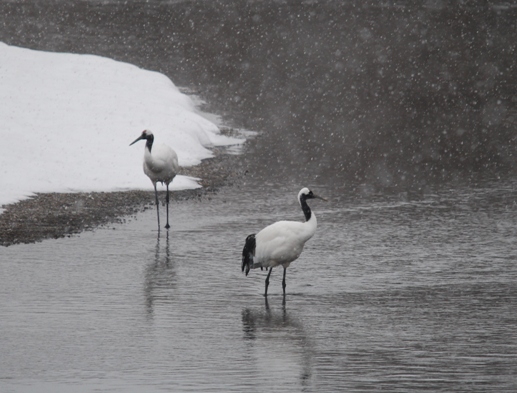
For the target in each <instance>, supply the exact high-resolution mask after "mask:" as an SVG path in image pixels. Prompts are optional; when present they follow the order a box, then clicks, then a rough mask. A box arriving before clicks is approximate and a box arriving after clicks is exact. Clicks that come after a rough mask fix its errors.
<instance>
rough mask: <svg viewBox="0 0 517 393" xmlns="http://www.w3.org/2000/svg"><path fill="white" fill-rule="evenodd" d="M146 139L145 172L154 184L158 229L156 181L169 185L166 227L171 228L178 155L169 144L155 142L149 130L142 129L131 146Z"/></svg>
mask: <svg viewBox="0 0 517 393" xmlns="http://www.w3.org/2000/svg"><path fill="white" fill-rule="evenodd" d="M143 139H145V140H146V143H145V150H144V173H145V174H146V175H147V176H148V177H149V179H151V181H152V182H153V186H154V196H155V198H156V214H157V216H158V230H160V212H159V202H158V191H157V189H156V183H158V182H160V183H162V184H163V183H165V186H166V187H167V196H166V198H165V202H166V206H167V225H165V228H167V229H169V228H170V227H171V226H170V225H169V184H170V183H171V182H172V180H173V179H174V177H175V176H176V174H177V173H178V171H179V165H178V155H177V154H176V152H175V151H174V150H172V149H171V148H170V147H169V146H167V145H164V144H163V143H160V144H153V142H154V135H153V133H152V132H151V131H149V130H144V131H142V134H141V135H140V136H139V137H138V138H136V139H135V140H134V141H133V142H132V143H131V144H130V145H129V146H131V145H132V144H133V143H136V142H138V141H140V140H143Z"/></svg>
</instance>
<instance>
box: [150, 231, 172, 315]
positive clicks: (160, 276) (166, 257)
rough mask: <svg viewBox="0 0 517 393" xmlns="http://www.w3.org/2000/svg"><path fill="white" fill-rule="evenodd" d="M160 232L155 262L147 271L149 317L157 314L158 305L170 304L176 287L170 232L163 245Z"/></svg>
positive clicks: (167, 233) (151, 263)
mask: <svg viewBox="0 0 517 393" xmlns="http://www.w3.org/2000/svg"><path fill="white" fill-rule="evenodd" d="M160 243H161V239H160V232H159V231H158V236H157V239H156V246H155V251H154V256H153V260H152V261H150V262H149V263H148V265H147V267H146V269H145V283H144V291H145V301H146V308H147V313H148V316H149V317H152V316H153V315H154V312H155V306H156V303H167V302H170V301H171V299H172V296H173V291H172V290H173V289H174V288H175V286H176V269H175V266H174V262H173V261H172V258H171V252H170V247H169V232H168V231H167V232H166V237H165V244H164V245H161V244H160Z"/></svg>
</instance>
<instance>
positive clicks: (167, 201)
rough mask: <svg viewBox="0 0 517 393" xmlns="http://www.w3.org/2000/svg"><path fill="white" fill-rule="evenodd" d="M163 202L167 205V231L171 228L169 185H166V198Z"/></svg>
mask: <svg viewBox="0 0 517 393" xmlns="http://www.w3.org/2000/svg"><path fill="white" fill-rule="evenodd" d="M165 202H166V205H167V225H165V229H169V228H170V227H171V226H170V225H169V184H167V196H166V197H165Z"/></svg>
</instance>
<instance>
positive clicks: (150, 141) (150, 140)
mask: <svg viewBox="0 0 517 393" xmlns="http://www.w3.org/2000/svg"><path fill="white" fill-rule="evenodd" d="M146 140H147V142H146V143H145V146H146V147H147V148H148V149H149V153H150V152H151V149H152V148H153V142H154V135H147V138H146Z"/></svg>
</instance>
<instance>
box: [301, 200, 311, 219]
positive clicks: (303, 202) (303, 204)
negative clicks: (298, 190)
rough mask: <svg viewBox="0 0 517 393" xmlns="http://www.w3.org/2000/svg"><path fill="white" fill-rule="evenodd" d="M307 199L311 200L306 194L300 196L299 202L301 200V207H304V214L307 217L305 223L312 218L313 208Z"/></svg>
mask: <svg viewBox="0 0 517 393" xmlns="http://www.w3.org/2000/svg"><path fill="white" fill-rule="evenodd" d="M307 199H309V198H308V197H307V195H306V194H301V195H300V198H299V200H300V205H301V207H302V211H303V214H304V216H305V221H309V220H310V219H311V217H312V212H311V208H310V207H309V205H308V204H307Z"/></svg>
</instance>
